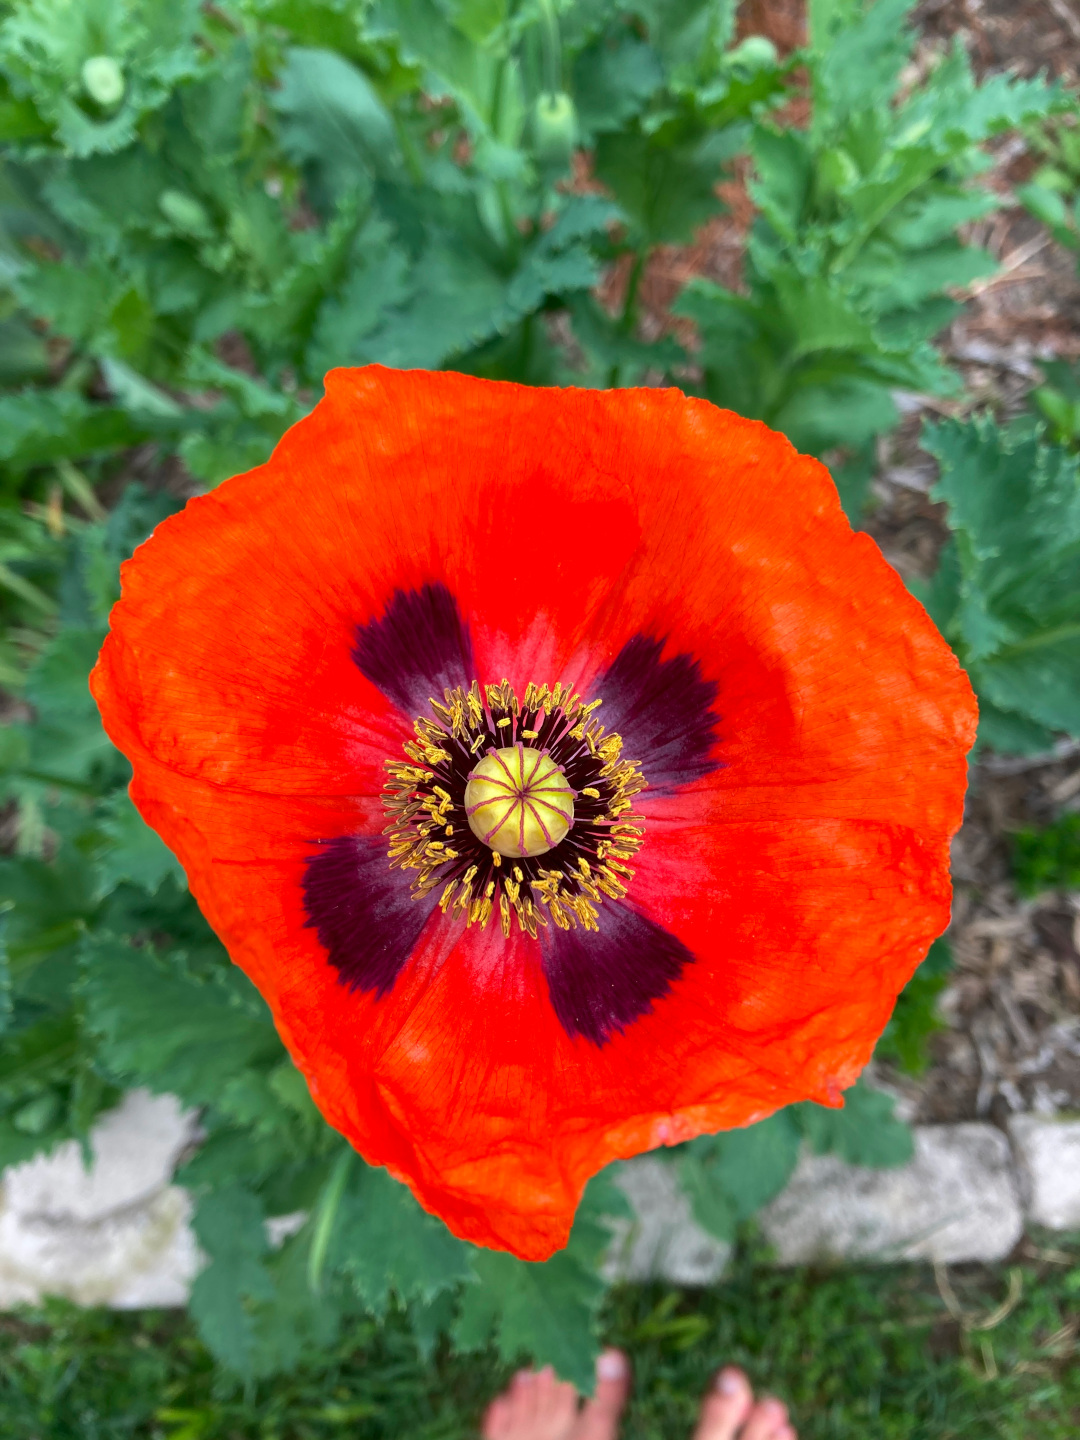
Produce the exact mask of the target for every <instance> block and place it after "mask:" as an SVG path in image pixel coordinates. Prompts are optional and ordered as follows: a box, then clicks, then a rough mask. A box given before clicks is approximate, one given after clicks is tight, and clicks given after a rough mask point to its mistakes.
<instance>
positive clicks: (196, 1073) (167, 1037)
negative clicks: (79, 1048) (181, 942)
mask: <svg viewBox="0 0 1080 1440" xmlns="http://www.w3.org/2000/svg"><path fill="white" fill-rule="evenodd" d="M82 968H83V977H84V978H83V992H84V994H85V997H86V1017H87V1023H88V1025H89V1026H90V1028H91V1029H92V1030H93V1031H94V1032H95V1033H96V1034H97V1035H98V1036H99V1039H100V1054H101V1057H102V1060H103V1062H104V1063H105V1064H106V1065H107V1066H108V1067H109V1069H110V1070H112V1071H113V1072H114V1073H115V1074H117V1075H119V1076H122V1077H124V1078H126V1079H130V1080H132V1081H134V1082H135V1083H136V1084H140V1085H146V1086H148V1087H149V1088H150V1089H151V1090H154V1091H156V1092H158V1093H162V1092H166V1091H173V1092H174V1093H175V1094H177V1095H179V1096H180V1097H181V1099H182V1100H184V1101H185V1102H187V1103H188V1104H191V1105H205V1104H214V1103H215V1102H216V1101H217V1100H218V1098H219V1096H220V1094H221V1092H222V1090H223V1089H224V1088H225V1087H226V1086H227V1085H228V1084H229V1082H230V1081H231V1080H232V1079H234V1077H235V1076H236V1075H237V1074H238V1073H240V1072H242V1071H243V1070H244V1068H245V1067H246V1066H250V1065H258V1064H260V1063H261V1064H264V1065H270V1064H273V1063H276V1062H277V1061H278V1060H279V1059H280V1057H281V1042H280V1041H279V1040H278V1038H277V1034H276V1032H275V1030H274V1027H273V1024H272V1023H271V1021H270V1017H269V1015H268V1013H267V1012H266V1010H265V1008H264V1006H263V1004H262V1002H261V1000H260V999H259V998H258V996H257V995H256V993H255V991H254V989H253V988H252V987H251V985H250V984H249V983H248V981H247V980H245V979H244V977H243V976H242V975H241V974H240V972H239V971H238V970H233V969H229V970H226V971H225V972H224V973H221V974H217V975H215V976H214V977H213V978H212V979H210V980H201V979H198V978H197V977H195V976H194V975H192V974H190V973H189V972H188V971H187V969H186V968H185V965H184V961H183V957H182V955H179V954H175V953H174V954H169V955H162V956H158V955H155V954H154V952H153V951H152V950H150V949H148V948H142V949H134V948H132V947H131V946H129V945H125V944H124V943H123V942H122V941H121V940H119V939H117V938H116V937H114V936H111V935H108V934H97V935H93V936H89V937H87V939H86V941H85V942H84V946H83V952H82Z"/></svg>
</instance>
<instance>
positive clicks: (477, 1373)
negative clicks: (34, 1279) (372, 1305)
mask: <svg viewBox="0 0 1080 1440" xmlns="http://www.w3.org/2000/svg"><path fill="white" fill-rule="evenodd" d="M948 1278H949V1281H950V1282H951V1287H952V1290H951V1293H950V1296H949V1299H950V1302H951V1304H952V1307H953V1309H952V1311H950V1308H949V1305H948V1304H947V1303H946V1300H945V1299H944V1298H943V1296H942V1294H941V1291H940V1290H939V1287H938V1285H937V1283H936V1281H935V1277H934V1275H933V1273H932V1272H931V1271H930V1270H929V1269H928V1268H927V1267H924V1266H905V1267H896V1268H888V1269H863V1270H844V1271H815V1270H813V1269H799V1270H792V1271H777V1270H772V1269H769V1268H768V1267H765V1266H763V1265H761V1264H755V1263H754V1258H753V1256H752V1255H743V1256H742V1257H741V1258H740V1259H739V1260H738V1261H737V1262H736V1265H735V1267H734V1269H733V1271H732V1273H731V1275H730V1277H729V1279H728V1280H726V1281H725V1283H724V1284H722V1285H719V1286H717V1287H715V1288H714V1289H712V1290H708V1291H693V1290H679V1289H673V1288H671V1287H668V1286H660V1285H655V1286H624V1287H621V1288H620V1289H617V1290H615V1291H614V1292H613V1293H612V1295H611V1298H610V1301H609V1306H608V1310H607V1313H606V1316H605V1329H606V1332H607V1334H608V1336H609V1338H610V1339H611V1340H612V1341H613V1342H614V1343H616V1344H619V1345H622V1346H624V1347H625V1348H626V1349H627V1350H628V1351H629V1353H630V1355H631V1357H632V1359H633V1364H634V1371H635V1377H636V1386H635V1395H634V1400H633V1403H632V1406H631V1409H630V1413H629V1415H628V1416H627V1420H626V1423H625V1425H624V1430H623V1434H624V1437H625V1440H681V1437H682V1436H684V1435H685V1436H688V1435H689V1434H690V1431H691V1428H692V1422H693V1418H694V1413H695V1410H696V1407H697V1401H698V1397H699V1395H700V1393H701V1391H702V1390H703V1389H704V1388H705V1386H706V1385H707V1384H708V1381H709V1377H710V1375H711V1373H712V1371H713V1370H714V1369H715V1367H716V1366H717V1364H719V1363H720V1362H721V1361H723V1360H733V1361H735V1362H737V1363H738V1364H740V1365H743V1366H744V1367H745V1368H746V1370H747V1371H748V1373H749V1374H750V1376H751V1378H752V1380H753V1381H754V1384H755V1385H756V1386H758V1387H760V1388H761V1389H763V1390H769V1391H771V1392H773V1393H774V1394H778V1395H780V1396H782V1398H783V1399H785V1400H786V1401H787V1402H788V1404H789V1405H790V1406H791V1407H792V1411H793V1414H794V1417H795V1419H796V1422H797V1424H798V1427H799V1434H800V1436H801V1437H802V1440H826V1437H828V1440H849V1437H850V1440H869V1437H873V1440H968V1437H970V1440H1035V1437H1037V1440H1074V1437H1075V1436H1076V1434H1077V1432H1078V1426H1080V1366H1078V1365H1077V1363H1076V1360H1077V1354H1078V1353H1080V1351H1078V1337H1077V1329H1078V1326H1080V1319H1078V1314H1080V1237H1070V1238H1069V1239H1067V1240H1063V1239H1062V1238H1061V1237H1060V1236H1057V1237H1053V1238H1052V1239H1047V1238H1045V1237H1044V1239H1043V1240H1042V1241H1038V1242H1036V1241H1029V1242H1027V1245H1026V1247H1025V1256H1024V1258H1023V1260H1022V1262H1021V1263H1020V1264H1019V1265H1018V1266H1016V1267H1014V1268H1013V1269H1010V1270H1009V1271H1006V1270H1005V1269H1003V1268H989V1267H983V1266H964V1267H958V1268H956V1269H953V1270H951V1271H950V1272H949V1277H948ZM1010 1298H1011V1299H1012V1302H1013V1303H1012V1305H1011V1308H1010V1307H1008V1306H1007V1304H1006V1303H1005V1302H1007V1301H1008V1300H1009V1299H1010ZM1006 1309H1007V1313H1004V1314H1003V1313H1002V1311H1004V1310H1006ZM956 1312H959V1313H960V1314H961V1315H962V1317H963V1318H962V1320H961V1319H958V1318H957V1313H956ZM995 1312H996V1314H995ZM988 1321H992V1322H995V1323H993V1326H992V1328H989V1329H986V1328H983V1329H980V1328H977V1327H978V1325H979V1324H980V1323H981V1324H983V1325H985V1324H986V1322H988ZM507 1375H508V1371H507V1368H506V1367H505V1365H503V1364H501V1363H500V1362H499V1360H498V1359H497V1357H496V1356H495V1355H494V1353H483V1354H478V1355H474V1356H462V1355H453V1354H451V1353H449V1352H448V1351H446V1350H445V1349H440V1350H439V1351H437V1352H436V1354H435V1355H434V1356H433V1357H432V1358H431V1359H430V1361H424V1360H423V1359H422V1358H421V1356H420V1355H419V1354H418V1353H417V1349H416V1346H415V1344H414V1342H413V1340H412V1337H411V1334H410V1332H409V1329H408V1326H407V1323H406V1321H405V1318H404V1317H403V1316H401V1315H391V1316H390V1317H389V1318H388V1319H387V1321H386V1322H385V1323H384V1324H376V1323H375V1322H374V1321H371V1320H363V1321H360V1322H359V1323H358V1324H357V1325H356V1326H354V1328H353V1330H352V1332H351V1333H350V1334H349V1336H348V1337H347V1338H346V1339H345V1340H344V1341H343V1342H342V1343H341V1344H340V1345H339V1346H337V1347H336V1348H335V1349H334V1350H333V1351H332V1352H329V1353H327V1354H325V1355H324V1356H322V1357H321V1358H320V1360H319V1361H318V1363H312V1364H308V1365H305V1366H302V1367H301V1368H300V1369H298V1370H297V1371H296V1372H295V1373H294V1374H292V1375H289V1376H284V1377H282V1376H278V1377H276V1378H274V1379H273V1380H268V1381H266V1382H263V1383H261V1384H258V1385H255V1386H253V1387H251V1388H250V1389H249V1390H248V1391H247V1392H244V1391H242V1390H236V1389H230V1388H229V1386H228V1385H227V1384H225V1383H223V1381H222V1378H221V1376H220V1375H219V1374H218V1373H216V1372H215V1370H214V1367H213V1364H212V1362H211V1360H210V1358H209V1356H208V1354H207V1352H206V1350H205V1349H204V1348H203V1346H202V1345H201V1343H200V1342H199V1341H198V1340H197V1339H196V1337H195V1335H194V1333H193V1330H192V1328H191V1326H190V1324H189V1322H188V1321H187V1319H186V1317H185V1316H183V1315H182V1314H175V1313H166V1314H162V1313H161V1312H141V1313H135V1314H113V1313H110V1312H107V1311H100V1310H93V1311H80V1310H77V1309H75V1308H74V1307H72V1306H69V1305H66V1304H61V1303H54V1304H50V1305H48V1306H46V1307H45V1308H44V1309H42V1310H40V1311H35V1312H32V1313H30V1312H27V1313H24V1314H23V1315H20V1316H9V1317H6V1318H5V1319H4V1320H3V1321H0V1414H2V1415H3V1431H4V1435H5V1437H9V1440H46V1437H47V1440H76V1437H77V1440H128V1437H131V1440H135V1437H138V1440H151V1437H153V1440H158V1437H160V1440H249V1437H250V1440H254V1437H258V1440H329V1437H331V1436H334V1437H336V1436H343V1435H348V1436H349V1437H355V1440H404V1437H407V1440H456V1437H465V1436H475V1434H476V1433H477V1423H478V1419H479V1416H480V1414H481V1412H482V1410H483V1407H484V1405H485V1404H486V1403H487V1401H488V1399H489V1398H490V1397H491V1396H492V1395H493V1394H495V1393H496V1391H497V1390H498V1389H499V1388H500V1387H501V1386H502V1385H503V1384H505V1382H506V1379H507Z"/></svg>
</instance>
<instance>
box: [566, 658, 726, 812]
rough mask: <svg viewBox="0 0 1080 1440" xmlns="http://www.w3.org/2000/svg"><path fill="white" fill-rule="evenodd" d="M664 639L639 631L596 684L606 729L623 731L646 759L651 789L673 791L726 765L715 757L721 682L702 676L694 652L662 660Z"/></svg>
mask: <svg viewBox="0 0 1080 1440" xmlns="http://www.w3.org/2000/svg"><path fill="white" fill-rule="evenodd" d="M663 648H664V643H663V641H662V640H654V639H652V638H651V637H650V636H648V635H635V636H634V637H633V639H631V640H628V641H627V642H626V644H625V645H624V646H623V648H622V649H621V650H620V651H619V653H618V655H616V657H615V659H614V660H613V661H612V662H611V664H610V665H609V666H608V668H607V669H606V670H605V671H604V673H603V674H602V675H600V676H599V677H598V679H597V681H596V684H595V685H594V686H593V687H592V689H591V692H590V694H591V696H593V697H598V698H600V699H602V700H603V702H604V703H603V705H602V706H601V707H600V710H599V711H598V712H597V719H598V720H602V721H603V723H604V728H605V729H606V730H614V731H615V732H616V733H617V734H619V735H621V736H622V740H623V751H624V753H625V754H626V755H627V757H628V758H630V759H633V760H640V762H641V769H642V773H643V774H644V776H645V779H646V780H647V781H648V782H649V789H650V790H672V789H674V788H675V787H676V786H679V785H688V784H689V783H690V782H691V781H692V780H700V779H701V777H702V776H703V775H708V774H709V773H710V772H711V771H713V770H717V769H719V767H720V761H719V760H717V759H716V758H715V756H714V753H713V752H714V748H715V746H716V743H717V740H718V738H719V737H718V734H717V729H718V727H719V724H720V717H719V715H717V714H716V712H715V711H714V710H713V708H712V707H713V706H714V705H715V703H716V697H717V694H718V690H719V687H718V686H717V685H716V684H715V683H714V682H713V681H712V680H705V679H703V678H702V674H701V667H700V666H699V665H698V662H697V661H696V660H695V659H694V658H693V656H691V655H672V656H670V657H669V658H668V659H667V660H662V659H661V658H660V657H661V652H662V650H663Z"/></svg>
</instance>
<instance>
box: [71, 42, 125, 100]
mask: <svg viewBox="0 0 1080 1440" xmlns="http://www.w3.org/2000/svg"><path fill="white" fill-rule="evenodd" d="M82 83H83V89H84V90H85V91H86V93H87V95H89V96H90V99H91V100H94V101H96V103H97V104H98V105H103V106H105V107H106V108H107V109H111V108H112V106H114V105H119V104H120V101H121V100H122V99H123V98H124V90H125V89H126V88H127V86H126V83H125V81H124V72H123V70H122V69H121V68H120V65H119V64H118V62H117V61H115V60H114V59H113V57H112V56H111V55H91V57H90V59H89V60H86V61H84V62H83V67H82Z"/></svg>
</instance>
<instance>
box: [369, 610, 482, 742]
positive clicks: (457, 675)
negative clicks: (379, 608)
mask: <svg viewBox="0 0 1080 1440" xmlns="http://www.w3.org/2000/svg"><path fill="white" fill-rule="evenodd" d="M353 659H354V660H355V661H356V663H357V665H358V666H359V667H360V670H361V672H362V674H363V675H365V676H366V678H367V679H368V680H370V681H371V683H372V684H373V685H377V686H378V687H379V689H380V690H381V691H382V692H383V694H384V695H385V696H386V698H387V699H388V700H391V701H392V702H393V703H394V704H395V705H396V706H397V707H398V709H399V710H403V711H404V712H405V713H406V714H407V715H419V714H421V713H426V712H427V710H428V700H429V699H431V698H432V697H434V698H435V699H436V700H441V699H442V695H443V691H444V690H445V689H447V688H448V687H449V688H450V689H451V690H452V689H454V687H455V686H457V685H462V686H464V687H465V688H466V689H468V687H469V686H470V685H471V684H472V682H473V678H474V671H473V658H472V640H471V639H470V637H469V631H468V627H467V626H466V625H465V623H464V621H463V620H462V618H461V614H460V612H459V611H458V607H457V601H456V600H455V599H454V597H453V595H451V593H450V591H449V590H448V589H447V588H446V586H445V585H442V584H435V585H422V586H421V587H420V589H419V590H395V591H394V593H393V595H392V596H391V597H390V603H389V604H388V605H387V607H386V610H385V612H384V614H383V617H382V619H381V620H371V621H369V622H368V624H366V625H358V626H357V627H356V644H355V645H354V647H353Z"/></svg>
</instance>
